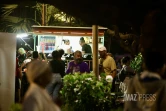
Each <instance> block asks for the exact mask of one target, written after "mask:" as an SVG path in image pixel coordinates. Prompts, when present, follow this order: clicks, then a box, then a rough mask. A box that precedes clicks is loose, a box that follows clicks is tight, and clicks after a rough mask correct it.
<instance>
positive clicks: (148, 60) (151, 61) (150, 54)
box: [144, 50, 165, 75]
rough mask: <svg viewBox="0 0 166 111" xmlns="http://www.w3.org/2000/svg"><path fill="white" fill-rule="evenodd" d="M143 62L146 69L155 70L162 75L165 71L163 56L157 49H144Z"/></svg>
mask: <svg viewBox="0 0 166 111" xmlns="http://www.w3.org/2000/svg"><path fill="white" fill-rule="evenodd" d="M144 64H145V67H146V69H147V70H149V71H151V72H157V73H159V74H161V75H162V74H163V73H164V71H165V65H164V56H163V55H162V54H161V53H160V52H158V51H152V50H148V51H146V52H145V55H144Z"/></svg>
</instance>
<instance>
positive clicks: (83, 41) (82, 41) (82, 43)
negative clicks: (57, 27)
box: [79, 37, 85, 46]
mask: <svg viewBox="0 0 166 111" xmlns="http://www.w3.org/2000/svg"><path fill="white" fill-rule="evenodd" d="M79 44H80V45H81V46H83V45H84V44H85V40H84V38H83V37H81V38H80V41H79Z"/></svg>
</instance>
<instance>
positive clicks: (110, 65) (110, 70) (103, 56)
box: [99, 46, 116, 78]
mask: <svg viewBox="0 0 166 111" xmlns="http://www.w3.org/2000/svg"><path fill="white" fill-rule="evenodd" d="M99 54H100V59H99V63H100V65H101V66H102V69H103V71H104V72H105V74H106V75H111V76H112V77H113V78H114V77H115V76H116V63H115V60H114V59H113V58H112V57H111V56H109V55H108V54H107V49H106V48H105V47H104V46H102V47H100V48H99ZM100 72H101V71H100Z"/></svg>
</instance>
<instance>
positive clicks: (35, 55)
mask: <svg viewBox="0 0 166 111" xmlns="http://www.w3.org/2000/svg"><path fill="white" fill-rule="evenodd" d="M32 60H39V53H38V51H33V53H32Z"/></svg>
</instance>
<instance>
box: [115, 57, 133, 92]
mask: <svg viewBox="0 0 166 111" xmlns="http://www.w3.org/2000/svg"><path fill="white" fill-rule="evenodd" d="M121 64H122V69H121V70H120V72H119V73H118V75H117V76H118V77H117V80H119V81H120V86H119V88H120V89H121V92H123V93H126V91H127V88H128V85H129V81H130V80H131V79H132V78H133V76H134V75H135V73H136V72H135V70H134V69H132V68H131V67H130V57H128V56H126V57H123V58H122V59H121Z"/></svg>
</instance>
